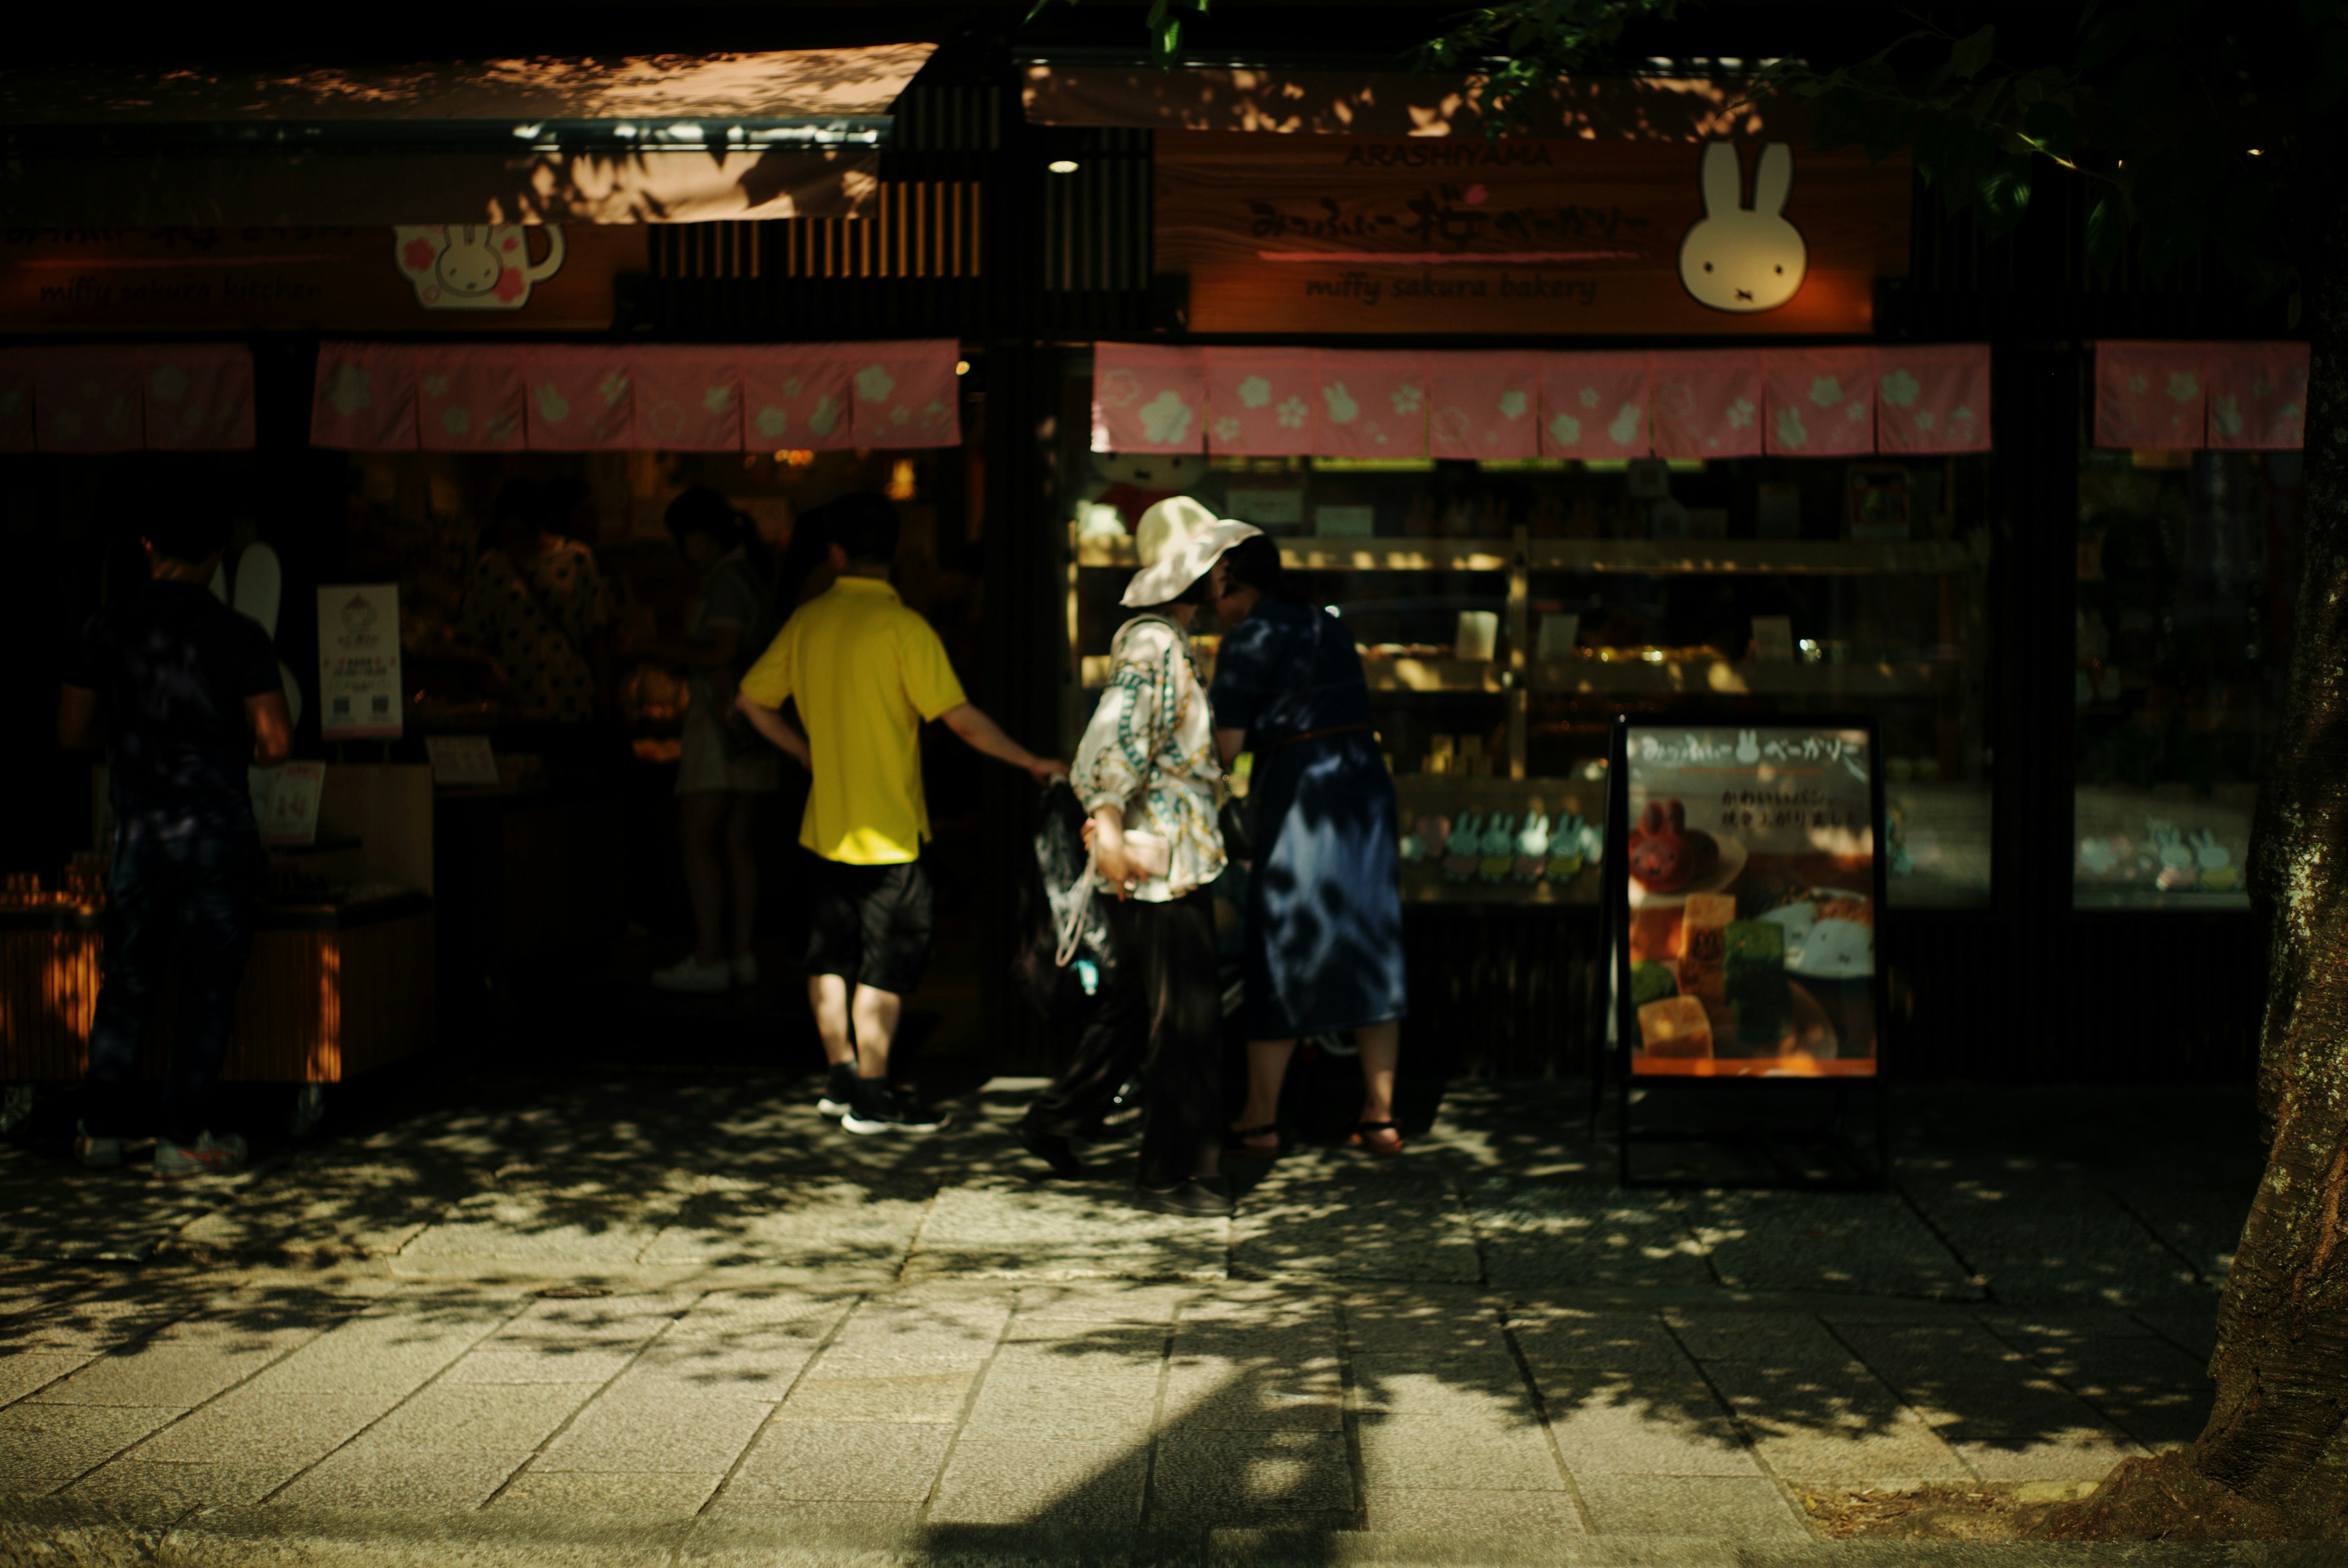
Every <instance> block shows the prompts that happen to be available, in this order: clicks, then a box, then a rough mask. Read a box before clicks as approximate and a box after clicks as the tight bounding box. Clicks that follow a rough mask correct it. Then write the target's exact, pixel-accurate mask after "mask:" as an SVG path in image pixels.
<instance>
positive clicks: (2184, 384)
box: [2096, 343, 2308, 452]
mask: <svg viewBox="0 0 2348 1568" xmlns="http://www.w3.org/2000/svg"><path fill="white" fill-rule="evenodd" d="M2307 360H2308V349H2307V344H2305V343H2097V344H2096V446H2127V447H2152V448H2157V449H2166V450H2170V451H2175V450H2178V449H2181V448H2187V447H2196V446H2206V447H2209V448H2211V449H2213V450H2217V451H2232V452H2295V451H2297V450H2299V448H2300V447H2301V446H2302V444H2303V442H2304V440H2305V427H2306V424H2307Z"/></svg>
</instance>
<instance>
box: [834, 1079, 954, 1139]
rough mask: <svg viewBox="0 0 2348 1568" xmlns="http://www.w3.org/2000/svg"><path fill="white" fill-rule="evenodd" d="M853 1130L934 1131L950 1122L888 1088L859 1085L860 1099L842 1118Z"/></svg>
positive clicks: (870, 1131) (842, 1121) (868, 1131)
mask: <svg viewBox="0 0 2348 1568" xmlns="http://www.w3.org/2000/svg"><path fill="white" fill-rule="evenodd" d="M839 1124H840V1125H841V1126H843V1127H845V1128H847V1129H848V1130H849V1131H850V1132H864V1133H874V1132H936V1131H938V1129H940V1128H941V1127H943V1126H944V1125H945V1124H946V1119H945V1117H944V1115H943V1114H942V1113H941V1112H935V1111H930V1110H926V1109H924V1108H922V1107H921V1106H917V1105H915V1104H913V1103H912V1102H911V1101H909V1100H907V1099H905V1098H904V1097H902V1096H901V1095H900V1094H898V1093H897V1091H895V1090H893V1089H889V1088H887V1087H873V1088H867V1087H865V1086H864V1085H862V1084H859V1085H858V1086H857V1093H856V1102H855V1103H854V1104H852V1105H850V1107H849V1108H848V1113H847V1114H846V1115H844V1116H842V1117H841V1118H840V1119H839Z"/></svg>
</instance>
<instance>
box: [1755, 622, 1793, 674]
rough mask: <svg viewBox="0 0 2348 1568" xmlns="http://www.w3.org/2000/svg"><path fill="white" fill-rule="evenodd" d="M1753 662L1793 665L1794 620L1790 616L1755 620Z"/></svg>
mask: <svg viewBox="0 0 2348 1568" xmlns="http://www.w3.org/2000/svg"><path fill="white" fill-rule="evenodd" d="M1753 661H1754V662H1755V663H1756V664H1791V663H1792V662H1793V661H1794V620H1793V617H1791V616H1788V615H1756V616H1755V617H1754V618H1753Z"/></svg>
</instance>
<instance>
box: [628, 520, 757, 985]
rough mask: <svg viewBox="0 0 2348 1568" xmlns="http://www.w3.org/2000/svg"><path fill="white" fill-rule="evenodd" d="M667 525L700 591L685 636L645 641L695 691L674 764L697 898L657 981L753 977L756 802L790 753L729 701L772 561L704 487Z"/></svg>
mask: <svg viewBox="0 0 2348 1568" xmlns="http://www.w3.org/2000/svg"><path fill="white" fill-rule="evenodd" d="M667 522H668V531H669V533H670V534H671V535H672V536H674V537H675V539H676V548H677V550H678V552H679V553H680V554H682V555H683V556H684V557H685V565H686V567H687V568H688V569H690V570H691V571H692V572H693V573H694V575H695V578H696V579H698V584H699V587H698V591H697V592H696V593H695V596H694V600H693V603H692V605H691V606H690V607H689V608H688V609H687V610H686V611H685V632H684V635H683V636H681V637H674V638H658V639H654V640H652V641H648V642H645V643H643V644H640V645H639V646H640V649H641V651H643V652H644V653H647V654H649V655H651V656H653V657H654V658H660V659H669V660H673V661H675V662H677V663H680V664H683V665H684V666H685V669H686V671H688V673H689V686H690V690H691V692H692V696H691V699H690V701H688V702H686V704H685V750H684V753H683V754H682V755H681V756H680V757H679V759H678V763H677V774H676V825H677V843H678V847H679V849H680V851H681V852H682V855H683V858H684V863H685V894H686V897H687V900H688V901H689V902H690V903H691V905H692V907H693V935H694V942H693V951H692V952H690V953H688V954H687V955H685V958H683V959H681V960H679V961H678V962H676V963H675V964H672V965H670V966H669V967H668V968H664V969H656V970H654V972H653V976H652V983H653V984H654V986H657V987H658V988H660V989H663V990H669V991H722V990H726V989H728V988H729V987H733V986H754V985H756V984H757V983H758V960H757V958H756V957H755V956H754V955H753V954H752V953H751V951H750V938H751V932H752V930H753V928H754V927H755V926H756V924H757V915H758V859H757V851H756V848H755V846H754V845H753V843H752V837H751V832H752V829H753V827H754V826H755V825H757V813H758V801H759V798H760V797H761V796H762V795H769V794H774V793H775V791H776V790H777V789H778V788H780V787H781V784H782V767H783V759H782V756H781V754H780V753H778V752H777V751H776V749H775V748H774V746H772V745H771V744H769V743H767V740H766V739H765V738H764V737H763V736H761V735H760V734H759V733H758V732H757V730H755V729H754V728H752V727H751V724H750V722H749V721H748V720H747V718H745V717H744V716H743V715H742V713H741V712H740V710H738V709H737V708H736V707H735V705H734V692H735V689H736V682H739V681H740V679H741V675H742V670H743V667H744V666H745V665H747V663H748V662H749V661H750V657H751V655H752V653H753V652H754V651H757V650H759V649H763V648H765V647H766V646H767V643H768V642H769V641H772V639H773V637H774V634H775V632H776V630H778V618H777V616H776V614H775V608H774V601H773V600H772V598H771V596H770V589H771V586H772V584H773V581H774V576H775V573H774V569H773V565H772V563H771V562H770V561H769V560H768V559H767V558H768V556H769V555H770V553H771V552H769V551H767V548H765V546H764V544H763V543H762V542H761V541H760V540H759V538H758V535H757V528H755V527H753V526H752V524H751V521H750V519H749V518H747V517H746V516H744V515H743V514H742V513H741V512H738V511H736V509H735V508H734V507H733V505H732V503H730V502H728V501H727V500H726V497H723V496H721V495H719V494H718V493H717V492H716V491H715V490H713V489H710V488H709V487H706V486H703V485H695V486H694V487H692V488H690V489H688V490H686V491H685V493H684V494H682V495H680V496H678V497H676V499H675V500H674V501H671V502H670V503H669V506H668V513H667Z"/></svg>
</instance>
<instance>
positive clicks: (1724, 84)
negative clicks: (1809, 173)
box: [1021, 62, 1811, 141]
mask: <svg viewBox="0 0 2348 1568" xmlns="http://www.w3.org/2000/svg"><path fill="white" fill-rule="evenodd" d="M1021 93H1022V97H1023V99H1024V101H1025V105H1026V109H1027V118H1029V119H1030V120H1032V121H1034V122H1035V124H1037V125H1066V126H1100V127H1116V128H1129V129H1137V130H1224V131H1232V130H1241V131H1261V132H1266V133H1270V134H1274V135H1307V136H1310V135H1322V136H1385V137H1394V136H1461V137H1483V136H1487V135H1489V134H1491V132H1492V131H1493V130H1495V129H1496V128H1498V127H1496V126H1495V125H1494V124H1493V123H1492V117H1491V116H1489V115H1488V113H1487V112H1486V109H1485V106H1484V96H1483V95H1484V88H1483V83H1482V81H1481V80H1480V79H1479V78H1477V77H1468V76H1458V75H1446V74H1444V73H1441V72H1435V71H1428V72H1412V71H1370V70H1358V71H1341V70H1302V69H1295V70H1292V69H1288V68H1285V67H1263V66H1215V67H1208V66H1198V67H1183V68H1179V69H1175V70H1163V71H1161V70H1156V69H1153V68H1150V67H1142V66H1107V65H1086V64H1069V63H1062V62H1049V63H1036V64H1033V65H1030V66H1028V67H1027V68H1026V78H1025V82H1024V83H1023V84H1022V87H1021ZM1520 107H1521V108H1522V111H1523V114H1524V119H1523V121H1522V123H1521V124H1519V125H1513V126H1511V127H1510V130H1511V132H1512V134H1516V135H1521V136H1535V137H1573V138H1583V139H1601V138H1603V139H1614V138H1627V139H1631V140H1637V141H1708V140H1714V139H1716V138H1722V137H1762V136H1766V137H1769V138H1773V139H1776V140H1779V141H1785V140H1797V139H1800V138H1801V137H1802V136H1803V135H1804V133H1805V132H1806V131H1807V128H1808V127H1809V124H1810V119H1811V113H1810V109H1809V106H1808V105H1807V104H1806V103H1804V102H1802V101H1801V100H1799V99H1788V98H1783V97H1760V98H1757V99H1752V100H1748V99H1747V98H1746V94H1745V91H1744V89H1743V87H1741V86H1739V85H1738V84H1737V83H1736V82H1735V81H1733V80H1713V79H1710V78H1705V77H1662V76H1658V77H1575V78H1572V79H1570V80H1563V81H1560V82H1558V83H1557V84H1556V85H1555V86H1553V87H1550V89H1549V90H1548V91H1547V92H1546V93H1543V94H1540V95H1539V97H1538V98H1537V101H1533V102H1529V103H1527V104H1524V105H1522V106H1520Z"/></svg>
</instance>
